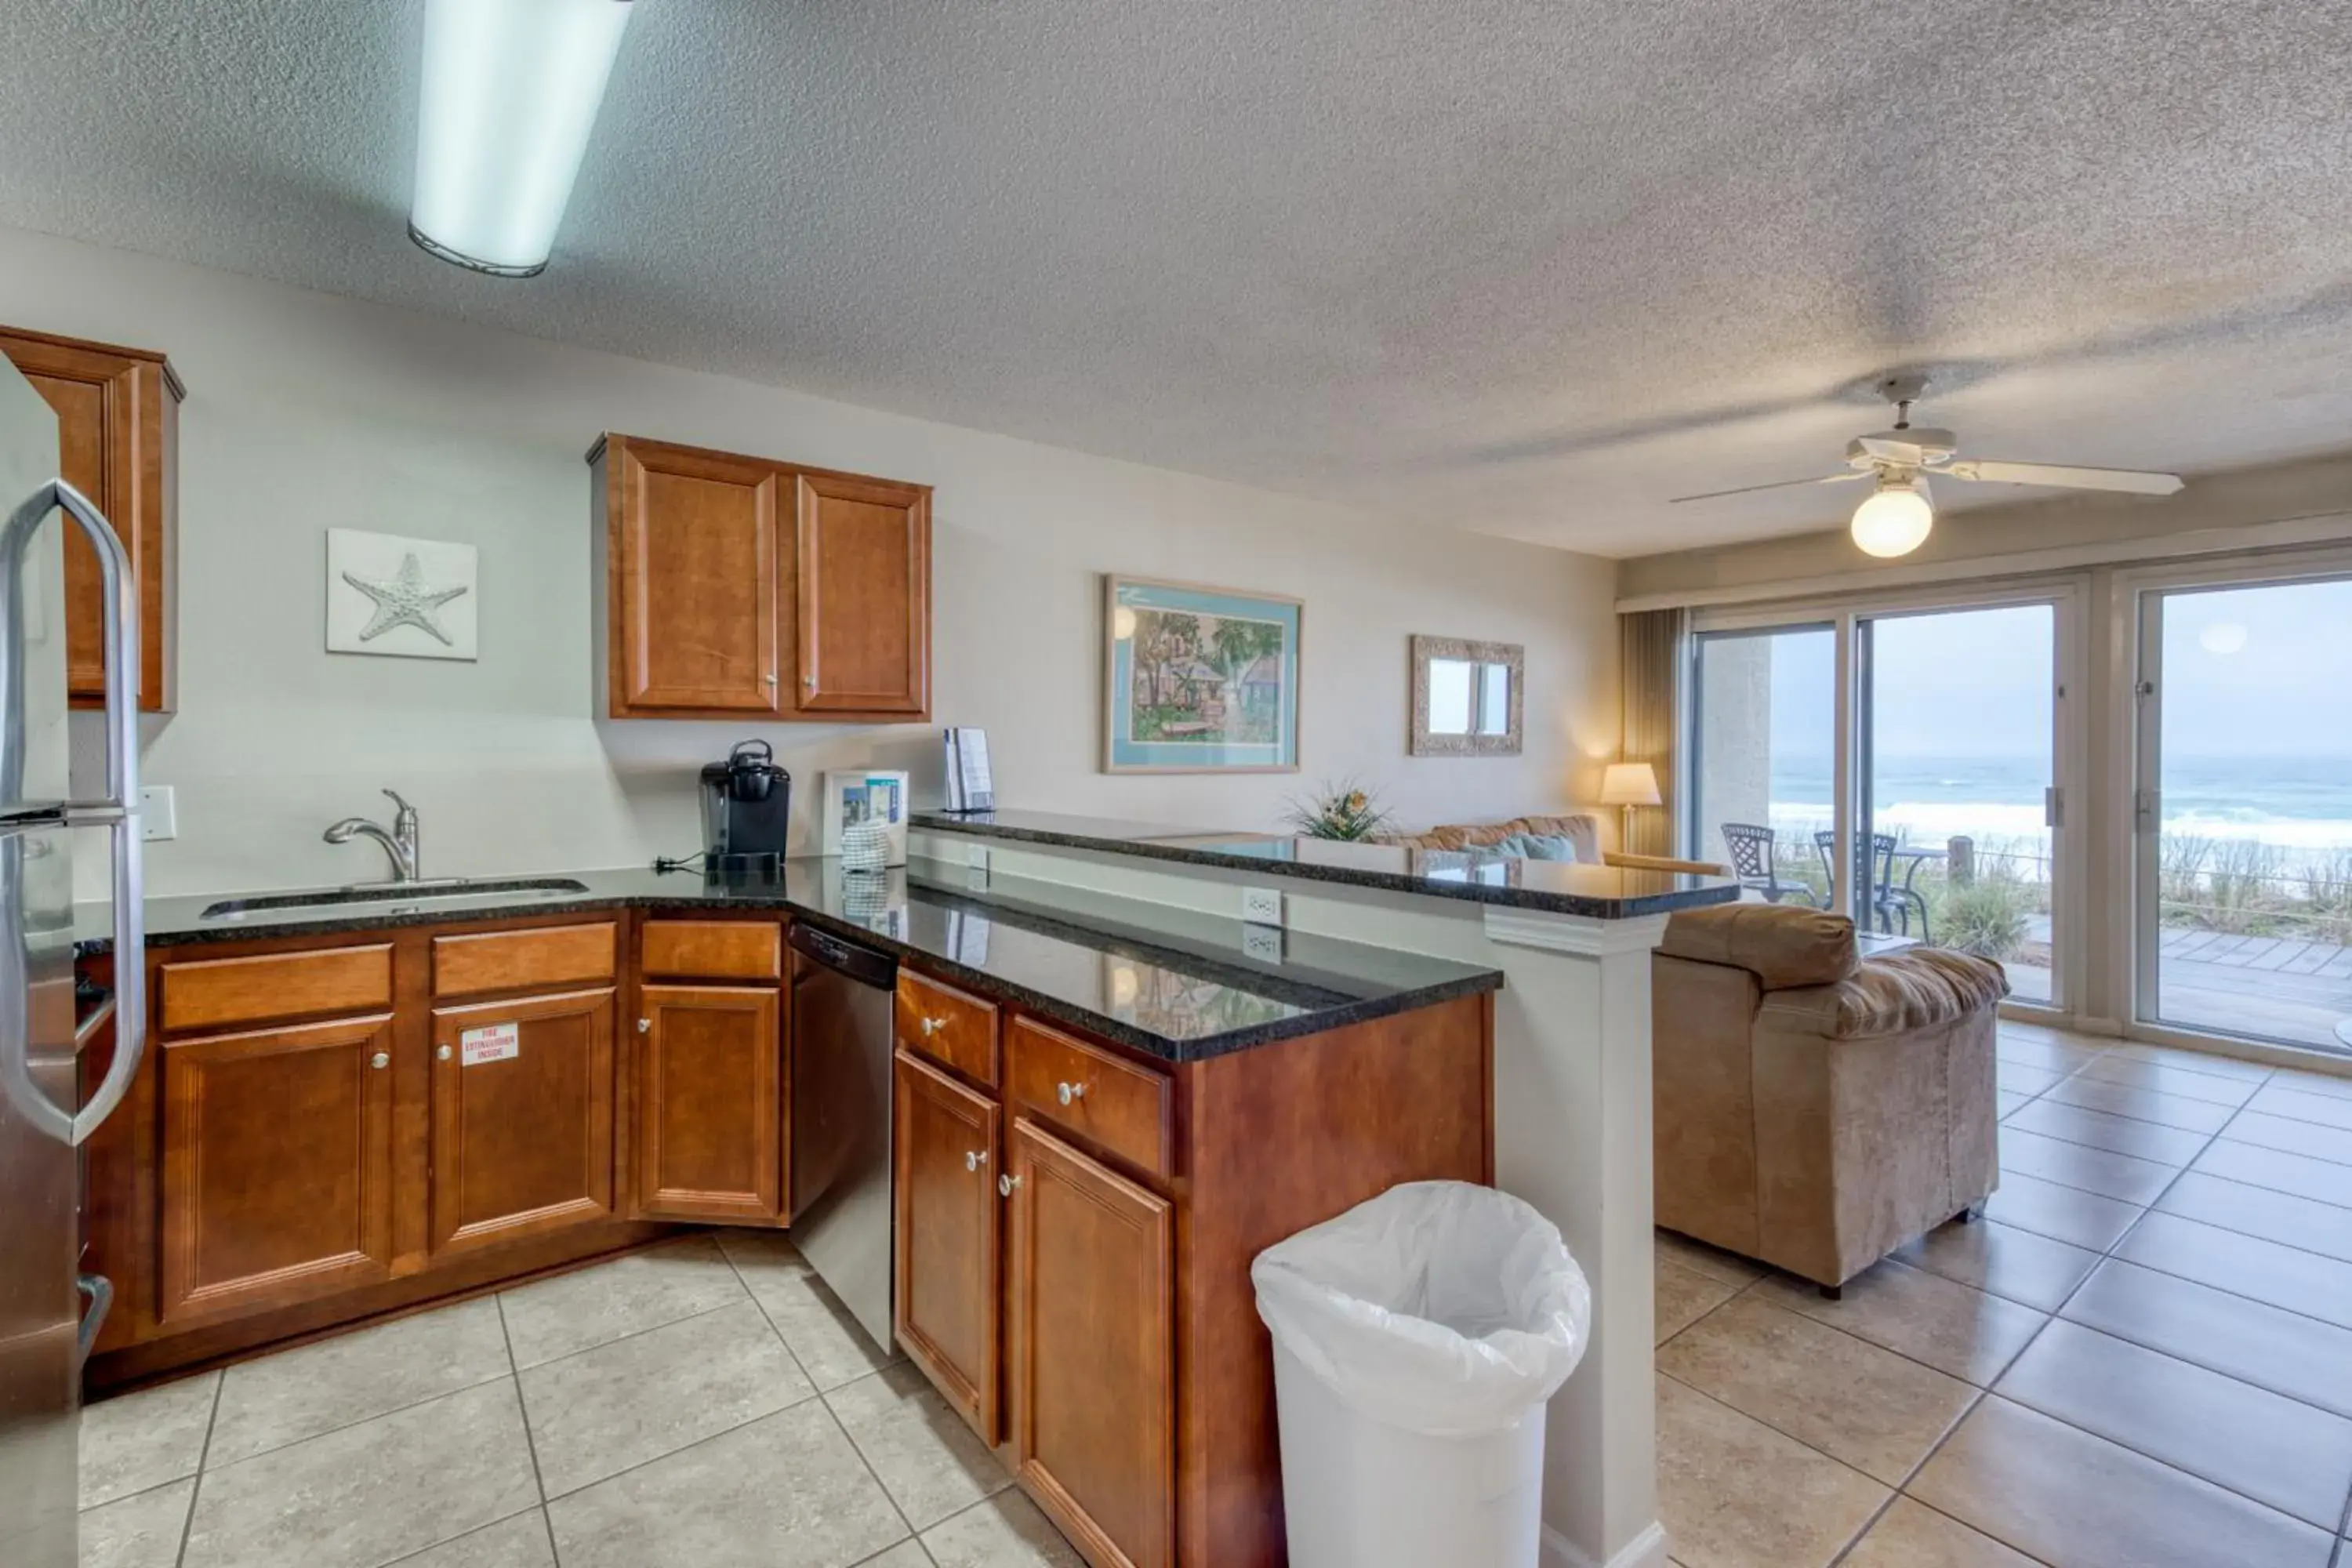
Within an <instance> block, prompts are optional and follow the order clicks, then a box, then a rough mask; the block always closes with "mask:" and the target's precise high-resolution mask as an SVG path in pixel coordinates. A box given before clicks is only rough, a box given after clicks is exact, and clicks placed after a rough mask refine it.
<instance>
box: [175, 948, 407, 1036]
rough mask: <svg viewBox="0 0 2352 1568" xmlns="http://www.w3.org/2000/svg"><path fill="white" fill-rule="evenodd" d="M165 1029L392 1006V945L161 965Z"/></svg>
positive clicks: (301, 1016) (208, 1026)
mask: <svg viewBox="0 0 2352 1568" xmlns="http://www.w3.org/2000/svg"><path fill="white" fill-rule="evenodd" d="M161 989H162V991H163V1006H162V1009H161V1013H160V1016H161V1017H162V1018H163V1027H165V1028H166V1029H203V1028H211V1027H213V1026H216V1025H221V1024H261V1023H267V1022H268V1021H269V1020H271V1019H273V1018H303V1017H313V1016H317V1015H319V1014H321V1013H364V1012H368V1011H371V1010H373V1009H378V1008H383V1007H389V1006H391V1005H392V944H391V943H389V942H380V943H375V944H373V945H371V946H367V947H330V948H320V949H316V950H314V951H312V952H266V953H262V954H260V955H258V956H257V957H253V958H213V959H205V960H201V961H199V962H196V963H167V964H165V965H163V974H162V986H161Z"/></svg>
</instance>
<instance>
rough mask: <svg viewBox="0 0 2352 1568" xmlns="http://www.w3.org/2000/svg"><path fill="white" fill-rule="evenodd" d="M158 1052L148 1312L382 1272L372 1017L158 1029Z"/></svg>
mask: <svg viewBox="0 0 2352 1568" xmlns="http://www.w3.org/2000/svg"><path fill="white" fill-rule="evenodd" d="M391 1068H392V1019H391V1017H390V1016H388V1015H377V1016H373V1017H366V1018H352V1019H347V1020H342V1021H339V1022H336V1023H331V1024H313V1025H310V1026H306V1027H302V1028H292V1029H263V1030H258V1031H256V1032H254V1033H251V1034H240V1035H215V1036H212V1037H207V1038H203V1039H193V1040H173V1041H170V1042H168V1043H166V1044H165V1045H164V1047H163V1204H162V1208H163V1303H162V1309H163V1321H166V1322H176V1321H183V1320H186V1319H192V1318H205V1317H214V1316H226V1315H232V1314H235V1313H239V1312H247V1311H254V1310H260V1309H263V1308H268V1307H281V1306H285V1305H287V1304H289V1302H294V1301H299V1300H306V1299H309V1298H310V1297H315V1296H325V1295H330V1294H332V1293H333V1292H335V1291H338V1290H344V1289H351V1288H352V1287H353V1286H358V1285H372V1284H375V1283H377V1282H379V1281H381V1280H383V1279H389V1278H390V1277H391V1262H392V1079H393V1074H392V1071H391Z"/></svg>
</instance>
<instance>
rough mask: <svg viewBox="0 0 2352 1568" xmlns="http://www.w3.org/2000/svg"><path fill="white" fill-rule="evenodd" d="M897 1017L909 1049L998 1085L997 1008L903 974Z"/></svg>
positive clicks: (903, 1043)
mask: <svg viewBox="0 0 2352 1568" xmlns="http://www.w3.org/2000/svg"><path fill="white" fill-rule="evenodd" d="M897 1018H898V1027H897V1030H896V1033H897V1035H898V1044H899V1045H901V1046H903V1047H906V1048H907V1049H908V1050H910V1051H912V1052H914V1053H915V1054H916V1055H917V1056H923V1057H929V1058H931V1059H932V1060H933V1061H937V1062H945V1063H946V1064H947V1065H948V1066H950V1067H951V1068H955V1069H956V1070H957V1071H958V1072H960V1073H962V1074H964V1075H965V1076H966V1077H969V1078H974V1079H979V1080H980V1081H981V1082H982V1083H986V1084H993V1083H995V1082H996V1081H997V1080H998V1057H997V1049H998V1047H997V1036H996V1007H995V1005H994V1004H992V1003H988V1002H983V1001H982V1000H981V999H980V998H979V997H977V996H971V995H967V994H964V993H963V992H961V991H958V990H957V989H956V988H955V987H953V986H951V985H942V984H940V983H939V982H938V981H936V980H927V979H925V978H924V977H923V976H921V975H919V974H917V973H914V972H913V971H912V970H908V969H901V970H899V971H898V1012H897Z"/></svg>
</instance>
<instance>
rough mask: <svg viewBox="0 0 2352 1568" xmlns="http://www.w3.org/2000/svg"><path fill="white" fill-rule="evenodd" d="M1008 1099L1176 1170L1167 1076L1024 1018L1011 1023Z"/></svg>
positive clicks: (1124, 1154) (1150, 1163)
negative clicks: (1171, 1155) (1172, 1148)
mask: <svg viewBox="0 0 2352 1568" xmlns="http://www.w3.org/2000/svg"><path fill="white" fill-rule="evenodd" d="M1009 1050H1010V1054H1011V1057H1012V1063H1011V1067H1010V1070H1009V1071H1008V1072H1007V1074H1006V1077H1005V1090H1004V1092H1005V1098H1006V1099H1008V1100H1013V1101H1014V1102H1015V1103H1017V1104H1019V1105H1020V1106H1022V1107H1023V1108H1024V1109H1026V1110H1029V1111H1031V1112H1032V1113H1034V1115H1036V1116H1037V1117H1038V1118H1039V1119H1040V1120H1042V1121H1049V1122H1053V1123H1055V1124H1056V1125H1058V1126H1062V1127H1066V1128H1068V1129H1069V1130H1070V1131H1073V1132H1076V1133H1077V1134H1078V1135H1079V1136H1080V1137H1083V1138H1087V1139H1089V1140H1091V1141H1092V1142H1095V1143H1096V1144H1097V1145H1098V1146H1099V1147H1101V1148H1104V1149H1108V1150H1109V1151H1110V1152H1112V1153H1114V1154H1117V1155H1118V1156H1119V1157H1120V1158H1121V1159H1124V1160H1131V1161H1133V1162H1134V1163H1136V1164H1138V1165H1139V1166H1141V1167H1142V1168H1143V1169H1145V1170H1147V1171H1150V1173H1153V1174H1154V1175H1159V1176H1165V1175H1169V1174H1171V1160H1170V1158H1169V1150H1170V1146H1171V1141H1172V1140H1171V1090H1170V1088H1169V1083H1168V1080H1167V1079H1165V1078H1163V1077H1161V1076H1160V1074H1158V1073H1156V1072H1153V1071H1152V1070H1151V1069H1150V1068H1145V1067H1139V1066H1137V1065H1136V1064H1135V1063H1133V1062H1130V1061H1129V1060H1128V1059H1127V1058H1124V1057H1117V1056H1113V1055H1112V1054H1111V1053H1110V1052H1108V1051H1106V1050H1103V1049H1101V1048H1099V1047H1095V1046H1090V1045H1087V1043H1086V1042H1085V1041H1083V1040H1076V1039H1072V1038H1071V1037H1069V1036H1067V1035H1064V1034H1059V1033H1056V1032H1055V1031H1054V1030H1052V1029H1048V1028H1045V1026H1042V1025H1038V1024H1034V1023H1032V1022H1031V1021H1030V1020H1028V1019H1026V1018H1017V1019H1015V1020H1013V1039H1012V1043H1011V1046H1010V1047H1009Z"/></svg>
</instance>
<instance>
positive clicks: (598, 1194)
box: [431, 987, 613, 1254]
mask: <svg viewBox="0 0 2352 1568" xmlns="http://www.w3.org/2000/svg"><path fill="white" fill-rule="evenodd" d="M612 1214H613V992H612V990H611V988H610V987H606V988H604V989H602V990H593V991H576V992H572V993H571V994H565V995H557V996H533V997H530V998H529V999H528V1000H525V1001H520V1002H490V1003H483V1004H480V1005H475V1006H471V1007H441V1008H436V1009H435V1011H434V1014H433V1198H432V1230H431V1238H432V1239H431V1245H432V1248H433V1250H434V1251H435V1252H436V1254H437V1253H449V1252H458V1251H463V1250H466V1249H467V1248H471V1247H480V1246H483V1245H486V1244H488V1243H492V1242H499V1241H506V1240H510V1239H512V1238H514V1237H524V1236H535V1235H537V1234H538V1233H540V1232H541V1231H547V1230H558V1229H561V1228H562V1227H563V1226H569V1225H579V1224H582V1223H583V1222H587V1221H593V1220H600V1219H608V1218H610V1217H611V1216H612Z"/></svg>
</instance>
